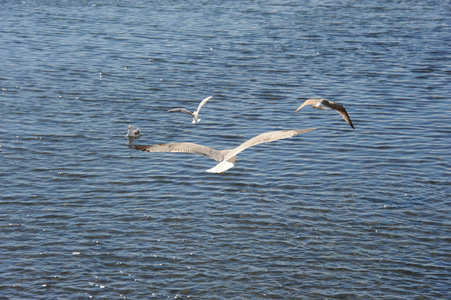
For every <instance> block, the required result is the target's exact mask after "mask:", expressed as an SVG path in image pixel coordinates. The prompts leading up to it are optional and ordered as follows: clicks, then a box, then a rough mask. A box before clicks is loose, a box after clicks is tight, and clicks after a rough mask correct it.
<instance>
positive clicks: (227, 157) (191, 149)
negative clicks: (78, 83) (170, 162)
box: [130, 128, 315, 173]
mask: <svg viewBox="0 0 451 300" xmlns="http://www.w3.org/2000/svg"><path fill="white" fill-rule="evenodd" d="M314 129H315V128H308V129H298V130H280V131H270V132H266V133H262V134H260V135H257V136H256V137H253V138H251V139H250V140H247V141H245V142H244V143H242V144H241V145H239V146H238V147H236V148H234V149H226V150H216V149H214V148H210V147H206V146H202V145H199V144H194V143H169V144H160V145H136V146H130V147H132V148H134V149H136V150H141V151H147V152H182V153H193V154H197V155H202V156H205V157H208V158H211V159H214V160H216V161H217V162H219V163H218V164H217V165H216V166H215V167H213V168H211V169H208V170H206V171H207V172H210V173H224V172H225V171H227V170H228V169H230V168H232V167H234V166H235V164H234V163H235V159H236V156H237V155H238V154H239V153H240V152H242V151H244V150H246V149H247V148H250V147H252V146H255V145H258V144H262V143H269V142H273V141H277V140H280V139H286V138H289V137H293V136H296V135H298V134H301V133H306V132H309V131H312V130H314Z"/></svg>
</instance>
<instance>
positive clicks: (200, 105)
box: [168, 96, 211, 123]
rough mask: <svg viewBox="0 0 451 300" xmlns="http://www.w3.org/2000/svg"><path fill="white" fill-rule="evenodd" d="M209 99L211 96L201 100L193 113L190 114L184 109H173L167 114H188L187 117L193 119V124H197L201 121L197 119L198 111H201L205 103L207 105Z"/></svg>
mask: <svg viewBox="0 0 451 300" xmlns="http://www.w3.org/2000/svg"><path fill="white" fill-rule="evenodd" d="M210 99H211V96H210V97H207V98H205V99H204V100H202V101H201V102H200V104H199V106H198V107H197V110H196V111H194V112H190V111H189V110H186V109H184V108H173V109H170V110H168V112H181V113H184V114H188V115H190V116H191V117H193V123H199V122H200V120H201V119H200V118H199V112H200V109H201V108H202V106H204V105H205V103H207V102H208V100H210Z"/></svg>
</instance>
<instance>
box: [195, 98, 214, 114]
mask: <svg viewBox="0 0 451 300" xmlns="http://www.w3.org/2000/svg"><path fill="white" fill-rule="evenodd" d="M211 97H212V96H210V97H207V98H205V99H204V100H202V101H201V102H200V103H199V106H198V107H197V113H199V111H200V109H201V108H202V106H204V105H205V103H207V102H208V100H210V99H211Z"/></svg>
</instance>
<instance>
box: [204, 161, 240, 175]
mask: <svg viewBox="0 0 451 300" xmlns="http://www.w3.org/2000/svg"><path fill="white" fill-rule="evenodd" d="M234 166H235V165H234V164H233V163H231V162H230V161H227V160H223V161H221V162H220V163H219V164H217V165H216V166H214V167H213V168H211V169H208V170H206V171H207V172H209V173H223V172H225V171H227V170H228V169H230V168H233V167H234Z"/></svg>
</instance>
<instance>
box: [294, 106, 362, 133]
mask: <svg viewBox="0 0 451 300" xmlns="http://www.w3.org/2000/svg"><path fill="white" fill-rule="evenodd" d="M307 105H310V106H311V107H313V108H317V109H329V108H332V109H333V110H335V111H336V112H338V113H339V114H340V115H341V116H342V117H343V119H344V120H345V121H346V123H348V124H349V125H350V126H351V127H352V129H355V128H354V125H352V121H351V118H350V117H349V115H348V112H347V111H346V109H345V108H344V107H343V106H342V105H341V104H338V103H335V102H332V101H329V100H327V99H325V98H321V99H307V100H305V102H304V103H302V105H301V106H299V107H298V109H296V110H295V111H294V113H293V115H294V114H295V113H296V112H297V111H298V110H300V109H301V108H303V107H304V106H307Z"/></svg>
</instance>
